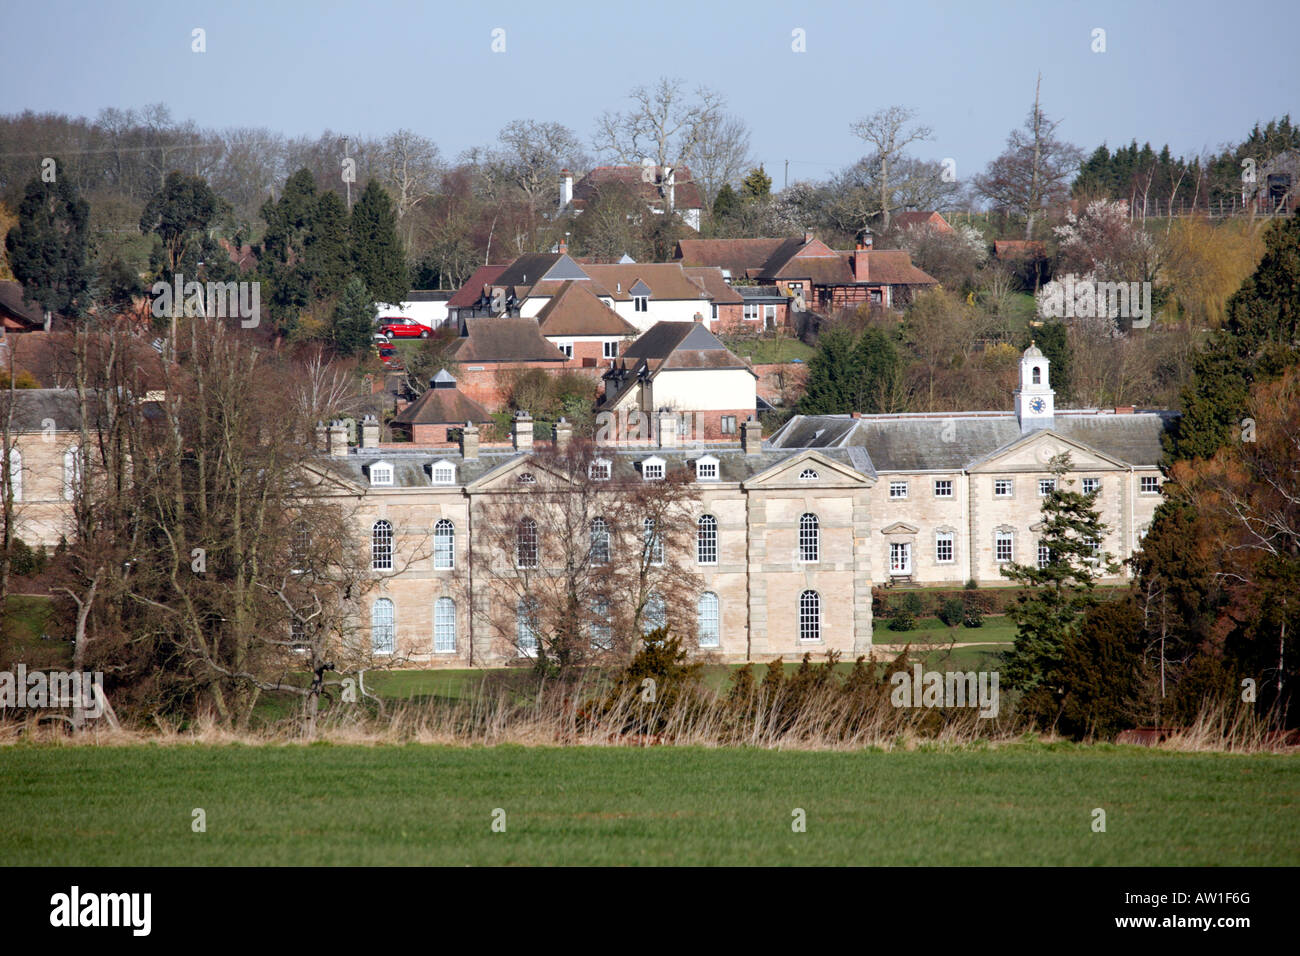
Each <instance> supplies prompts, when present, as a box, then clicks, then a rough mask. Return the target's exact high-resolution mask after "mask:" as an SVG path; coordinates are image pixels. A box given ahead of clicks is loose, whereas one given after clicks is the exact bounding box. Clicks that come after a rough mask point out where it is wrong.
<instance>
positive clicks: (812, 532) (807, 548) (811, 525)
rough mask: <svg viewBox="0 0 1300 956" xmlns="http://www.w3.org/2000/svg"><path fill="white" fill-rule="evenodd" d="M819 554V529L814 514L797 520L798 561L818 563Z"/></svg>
mask: <svg viewBox="0 0 1300 956" xmlns="http://www.w3.org/2000/svg"><path fill="white" fill-rule="evenodd" d="M820 554H821V528H820V525H819V523H818V521H817V516H816V515H814V514H805V515H803V516H802V517H800V518H799V560H800V561H819V560H821V558H820Z"/></svg>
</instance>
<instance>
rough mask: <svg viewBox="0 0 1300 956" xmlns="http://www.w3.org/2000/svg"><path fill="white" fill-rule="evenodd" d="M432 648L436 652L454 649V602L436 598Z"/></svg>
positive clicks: (445, 598) (444, 598)
mask: <svg viewBox="0 0 1300 956" xmlns="http://www.w3.org/2000/svg"><path fill="white" fill-rule="evenodd" d="M433 649H434V651H435V652H437V653H444V654H445V653H450V652H452V651H454V650H456V602H455V601H453V600H452V599H451V598H447V597H443V598H438V600H437V603H435V604H434V606H433Z"/></svg>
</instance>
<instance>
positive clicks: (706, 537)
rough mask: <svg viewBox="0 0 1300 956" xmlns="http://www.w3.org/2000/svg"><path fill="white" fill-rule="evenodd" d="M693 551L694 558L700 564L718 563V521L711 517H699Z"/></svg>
mask: <svg viewBox="0 0 1300 956" xmlns="http://www.w3.org/2000/svg"><path fill="white" fill-rule="evenodd" d="M695 550H696V555H695V558H696V560H697V561H699V563H700V564H717V563H718V519H717V518H715V517H713V515H703V516H701V517H700V521H699V528H698V530H697V532H696V549H695Z"/></svg>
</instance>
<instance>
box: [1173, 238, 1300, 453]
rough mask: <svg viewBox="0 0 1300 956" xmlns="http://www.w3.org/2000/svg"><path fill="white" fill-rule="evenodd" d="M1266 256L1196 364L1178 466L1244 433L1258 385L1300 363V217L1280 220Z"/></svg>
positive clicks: (1176, 442)
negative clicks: (1252, 391)
mask: <svg viewBox="0 0 1300 956" xmlns="http://www.w3.org/2000/svg"><path fill="white" fill-rule="evenodd" d="M1264 242H1265V251H1264V256H1263V258H1262V259H1261V260H1260V262H1259V265H1258V266H1257V267H1256V269H1255V272H1254V273H1253V274H1252V275H1251V276H1250V278H1248V279H1247V280H1246V281H1245V282H1243V283H1242V285H1241V288H1240V289H1238V290H1237V291H1236V292H1235V293H1233V295H1232V298H1230V299H1229V300H1228V304H1227V315H1228V319H1227V323H1226V324H1225V326H1224V328H1223V330H1222V332H1220V333H1219V334H1217V335H1216V336H1215V337H1214V338H1213V339H1211V340H1210V341H1209V342H1208V343H1207V344H1206V345H1205V347H1204V348H1203V349H1202V350H1201V351H1200V352H1198V353H1197V355H1196V356H1195V357H1194V358H1193V360H1192V369H1193V378H1192V381H1191V382H1190V383H1189V384H1188V385H1187V386H1185V387H1184V388H1183V393H1182V398H1183V414H1182V417H1181V418H1180V419H1179V420H1178V422H1177V423H1176V425H1175V427H1174V429H1173V432H1172V434H1171V435H1170V436H1169V437H1168V438H1167V439H1166V448H1167V450H1168V451H1169V454H1170V457H1171V458H1173V459H1174V460H1179V459H1189V458H1209V457H1210V456H1212V455H1213V454H1214V452H1215V451H1216V450H1217V449H1219V448H1220V447H1222V446H1223V445H1226V444H1227V443H1228V442H1229V441H1231V440H1232V438H1233V436H1234V434H1235V433H1236V431H1237V429H1239V428H1240V427H1241V419H1242V417H1243V415H1244V412H1243V409H1244V408H1245V404H1246V399H1247V397H1248V395H1249V392H1250V387H1251V386H1252V385H1253V384H1256V383H1260V382H1268V381H1272V380H1273V379H1275V378H1277V377H1278V376H1280V375H1281V374H1282V373H1283V371H1285V370H1286V368H1287V367H1288V366H1291V365H1294V364H1295V363H1296V362H1297V361H1300V295H1297V294H1296V289H1298V288H1300V217H1296V216H1292V217H1290V218H1289V219H1286V220H1279V221H1277V222H1275V223H1273V225H1272V226H1271V227H1270V229H1269V232H1268V234H1267V235H1266V236H1265V240H1264Z"/></svg>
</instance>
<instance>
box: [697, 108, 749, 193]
mask: <svg viewBox="0 0 1300 956" xmlns="http://www.w3.org/2000/svg"><path fill="white" fill-rule="evenodd" d="M751 165H752V161H751V159H750V154H749V126H748V125H746V123H745V121H744V120H743V119H741V118H740V117H738V116H723V117H720V118H719V120H718V123H717V125H716V126H714V127H713V129H711V130H710V131H709V132H708V134H707V135H706V136H705V137H704V139H703V141H702V142H701V143H700V147H699V149H698V150H697V152H696V156H695V159H694V161H693V162H692V163H691V176H692V178H693V179H694V180H695V182H696V183H697V184H698V185H699V187H700V192H702V193H703V194H704V205H705V207H706V208H707V209H710V210H711V209H713V201H714V200H715V199H717V198H718V191H719V190H720V189H722V187H723V186H726V185H728V184H730V185H733V186H734V185H735V184H736V183H738V182H739V181H740V177H741V175H742V174H743V173H744V172H745V170H746V169H748V168H749V167H750V166H751Z"/></svg>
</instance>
